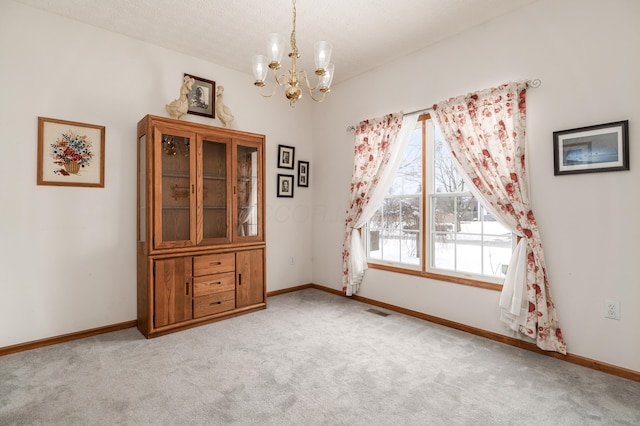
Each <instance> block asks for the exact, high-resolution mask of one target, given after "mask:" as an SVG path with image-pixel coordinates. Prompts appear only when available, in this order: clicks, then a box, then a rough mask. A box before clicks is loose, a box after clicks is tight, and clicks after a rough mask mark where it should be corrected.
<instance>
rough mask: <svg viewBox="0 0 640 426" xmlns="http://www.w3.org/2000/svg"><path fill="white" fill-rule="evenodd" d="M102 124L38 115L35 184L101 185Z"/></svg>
mask: <svg viewBox="0 0 640 426" xmlns="http://www.w3.org/2000/svg"><path fill="white" fill-rule="evenodd" d="M104 136H105V127H104V126H98V125H95V124H85V123H77V122H74V121H65V120H56V119H53V118H45V117H38V178H37V183H38V185H60V186H93V187H99V188H104Z"/></svg>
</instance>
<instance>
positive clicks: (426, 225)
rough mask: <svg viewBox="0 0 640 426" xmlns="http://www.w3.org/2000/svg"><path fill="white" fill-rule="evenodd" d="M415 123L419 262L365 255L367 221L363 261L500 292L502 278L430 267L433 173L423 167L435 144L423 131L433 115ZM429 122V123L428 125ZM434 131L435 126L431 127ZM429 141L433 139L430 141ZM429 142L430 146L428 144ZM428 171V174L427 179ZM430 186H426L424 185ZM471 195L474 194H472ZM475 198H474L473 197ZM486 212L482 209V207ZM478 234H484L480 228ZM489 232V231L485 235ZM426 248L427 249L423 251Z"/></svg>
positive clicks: (431, 161)
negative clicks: (418, 163) (417, 127)
mask: <svg viewBox="0 0 640 426" xmlns="http://www.w3.org/2000/svg"><path fill="white" fill-rule="evenodd" d="M417 121H418V123H422V125H421V127H422V188H421V192H420V193H419V194H418V195H417V196H418V197H419V198H420V229H419V231H418V232H419V233H420V234H421V238H420V242H419V244H420V250H421V253H422V255H421V256H420V262H419V264H417V265H415V267H412V265H411V264H408V263H399V262H394V261H389V260H383V259H376V258H372V257H369V246H370V241H369V235H370V234H369V232H368V229H369V224H368V223H367V225H365V227H363V228H362V229H361V230H360V232H361V233H364V235H362V234H361V236H363V238H362V240H363V242H364V244H365V253H366V255H367V263H368V265H369V268H371V269H379V270H384V271H388V272H396V273H401V274H406V275H414V276H419V277H423V278H430V279H435V280H438V281H445V282H450V283H454V284H462V285H467V286H472V287H478V288H484V289H488V290H495V291H501V290H502V284H501V283H500V282H501V281H502V280H503V279H502V278H500V277H495V278H492V277H491V276H489V275H479V274H473V273H466V272H460V271H451V270H446V269H442V268H435V267H432V266H431V248H430V246H431V241H432V238H431V234H432V232H433V231H432V229H431V225H432V223H431V217H430V216H431V210H430V203H431V199H432V197H433V195H434V194H435V191H434V188H433V185H434V181H435V176H433V167H429V168H427V166H429V165H433V164H434V156H435V150H434V148H435V146H434V145H435V144H434V143H431V144H428V141H427V131H428V129H427V128H428V126H429V125H430V126H435V124H434V123H433V118H432V117H431V114H430V113H425V114H421V115H420V116H419V117H418V120H417ZM429 122H431V123H430V124H429ZM434 130H435V129H434ZM432 142H433V141H432ZM428 145H430V146H428ZM428 174H430V175H431V176H429V177H430V179H428V176H427V175H428ZM428 185H430V186H428ZM447 195H448V196H451V197H455V196H473V194H472V193H471V192H470V191H465V192H455V193H453V192H452V193H447ZM411 196H412V195H408V194H399V195H392V196H391V197H385V199H386V198H409V197H411ZM474 198H475V197H474ZM476 200H477V199H476ZM478 203H479V206H480V207H481V208H482V209H484V207H483V206H482V203H480V201H479V200H478ZM484 210H485V211H486V209H484ZM481 235H485V234H484V231H483V233H482V234H481ZM489 235H492V234H489ZM511 241H512V243H511V250H512V252H513V250H514V248H515V244H516V238H515V237H514V235H513V234H512V237H511ZM427 249H428V250H427Z"/></svg>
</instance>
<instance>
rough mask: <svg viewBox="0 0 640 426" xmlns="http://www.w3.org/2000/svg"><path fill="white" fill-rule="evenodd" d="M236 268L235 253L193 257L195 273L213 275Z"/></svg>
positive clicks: (196, 274)
mask: <svg viewBox="0 0 640 426" xmlns="http://www.w3.org/2000/svg"><path fill="white" fill-rule="evenodd" d="M235 270H236V255H235V253H225V254H209V255H206V256H195V257H194V258H193V275H194V276H202V275H211V274H219V273H221V272H233V271H235Z"/></svg>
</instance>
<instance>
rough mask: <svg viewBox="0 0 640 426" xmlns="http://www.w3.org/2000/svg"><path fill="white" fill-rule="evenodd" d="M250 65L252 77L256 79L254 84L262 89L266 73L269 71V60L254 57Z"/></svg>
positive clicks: (260, 56)
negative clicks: (251, 66) (251, 65)
mask: <svg viewBox="0 0 640 426" xmlns="http://www.w3.org/2000/svg"><path fill="white" fill-rule="evenodd" d="M252 63H253V76H254V77H255V79H256V82H255V83H254V84H255V85H256V86H260V87H262V86H264V80H265V79H266V78H267V71H268V70H269V59H268V58H267V57H266V56H264V55H255V56H254V57H253V60H252Z"/></svg>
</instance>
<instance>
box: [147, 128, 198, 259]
mask: <svg viewBox="0 0 640 426" xmlns="http://www.w3.org/2000/svg"><path fill="white" fill-rule="evenodd" d="M194 141H195V138H194V135H193V134H192V133H189V132H180V131H176V130H167V129H165V130H163V129H160V128H156V129H155V132H154V143H155V144H156V145H155V147H154V148H155V157H154V163H155V175H154V178H155V179H156V185H155V187H156V188H159V189H160V193H159V194H158V193H157V192H156V194H154V199H155V201H154V203H155V209H154V215H155V217H154V223H155V228H156V229H155V233H154V234H155V242H154V246H155V247H156V248H167V247H183V246H190V245H193V244H194V243H195V229H194V227H193V225H192V224H194V223H195V220H194V218H195V208H194V207H195V188H194V182H195V180H194V179H195V177H194V176H192V175H191V173H190V170H194V168H193V167H191V164H192V163H194V162H195V155H194V153H193V152H192V151H193V149H192V148H193V145H194V144H193V142H194Z"/></svg>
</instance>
